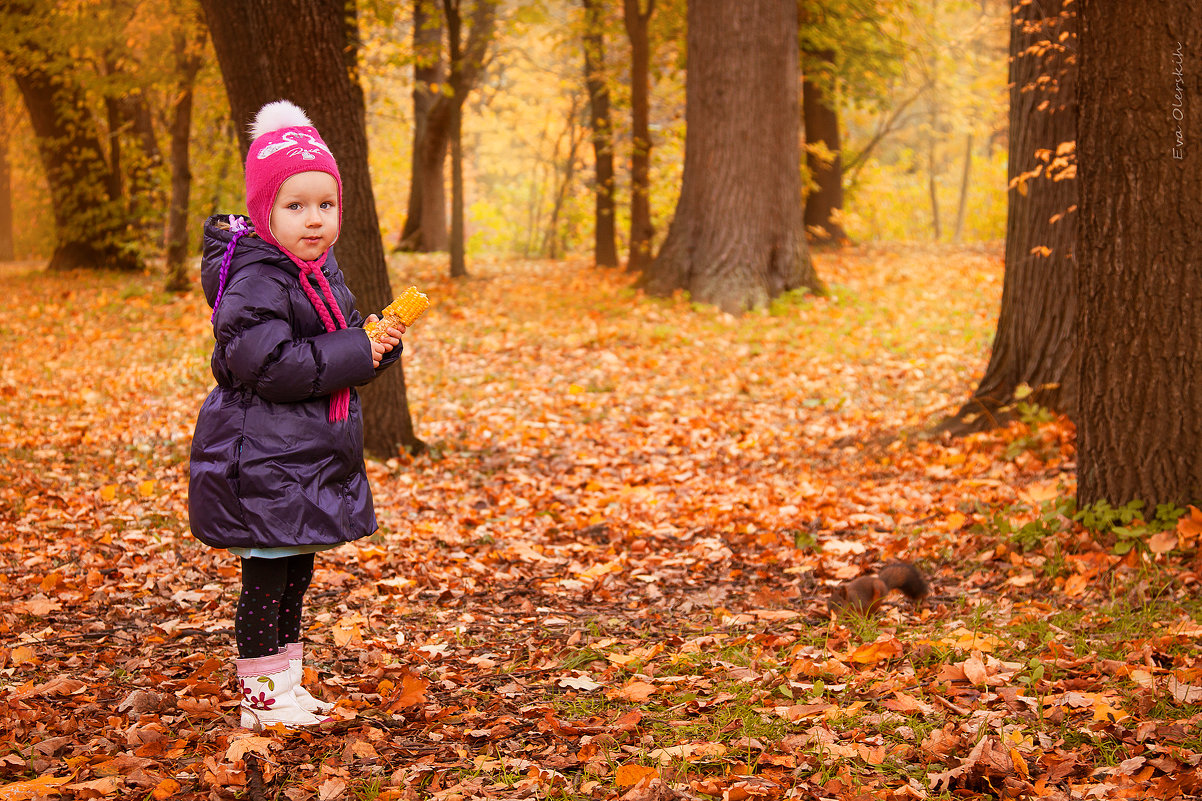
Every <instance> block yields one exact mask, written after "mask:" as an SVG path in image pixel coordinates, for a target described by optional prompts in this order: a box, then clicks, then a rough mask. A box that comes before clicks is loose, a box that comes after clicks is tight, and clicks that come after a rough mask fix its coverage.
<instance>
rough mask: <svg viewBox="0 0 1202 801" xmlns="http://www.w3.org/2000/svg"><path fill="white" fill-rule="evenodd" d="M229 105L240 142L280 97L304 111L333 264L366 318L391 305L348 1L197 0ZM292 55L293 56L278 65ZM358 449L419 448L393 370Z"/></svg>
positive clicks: (399, 377)
mask: <svg viewBox="0 0 1202 801" xmlns="http://www.w3.org/2000/svg"><path fill="white" fill-rule="evenodd" d="M201 6H202V7H203V8H204V11H205V16H206V18H207V19H208V23H209V31H210V34H211V35H212V38H213V46H214V49H215V50H216V52H217V60H218V62H219V64H220V65H221V73H222V77H223V79H224V82H225V88H226V94H227V95H228V96H229V99H230V105H231V108H232V112H233V116H234V120H235V121H236V127H237V129H238V132H239V142H240V143H241V146H242V153H243V155H244V156H245V154H246V151H247V149H248V148H249V146H250V142H249V140H248V134H247V125H248V124H249V123H250V121H251V120H252V119H253V118H254V115H255V113H256V112H257V111H258V110H259V108H261V107H262V106H263V105H264V104H266V103H269V102H271V101H274V100H279V99H280V98H288V99H290V100H292V101H293V102H295V103H297V104H298V105H300V106H301V107H302V108H303V109H305V111H306V112H308V114H309V117H310V119H312V120H313V123H314V124H315V125H316V126H317V129H318V130H319V131H321V134H322V137H323V138H324V139H325V140H326V142H328V143H329V145H330V149H331V150H332V151H333V153H334V156H335V158H337V160H338V169H339V172H341V174H342V187H343V189H342V195H343V197H342V200H343V207H344V214H343V220H342V233H341V236H340V237H339V240H338V246H337V247H338V252H337V256H338V262H339V264H340V265H341V266H342V268H343V270H344V271H345V272H346V275H347V281H348V283H350V285H351V288H352V289H353V290H354V292H355V294H356V297H357V298H358V302H359V308H360V311H362V312H363V313H364V314H368V313H371V312H373V311H378V310H379V309H382V308H384V306H386V305H387V304H388V303H389V302H391V300H392V298H393V293H392V287H391V286H390V284H389V280H388V268H387V265H386V263H385V261H384V243H383V242H382V241H381V239H380V226H379V221H378V219H377V217H376V203H375V197H374V196H373V194H372V187H371V175H370V173H369V171H368V162H367V125H366V111H365V109H364V101H363V90H362V87H361V86H360V85H359V83H358V81H357V79H356V77H355V76H356V64H357V56H358V50H357V46H356V43H357V41H358V35H357V23H358V20H357V19H356V17H355V11H354V8H355V6H354V3H353V2H351V1H350V0H347V1H345V2H344V0H321V1H320V2H314V0H259V1H258V2H255V3H244V2H240V0H201ZM281 54H290V55H291V57H282V56H281ZM362 394H363V398H364V402H363V417H364V421H363V422H364V446H365V448H366V449H367V450H368V452H370V453H372V454H374V455H376V456H379V457H382V458H387V457H389V456H391V455H392V454H395V453H396V452H397V448H398V446H404V447H405V448H407V449H409V450H410V451H412V452H418V451H421V450H424V449H425V444H424V443H423V442H422V441H421V440H419V439H418V438H417V436H416V434H415V433H414V431H413V423H412V419H411V418H410V415H409V403H408V399H407V398H406V396H405V374H404V372H403V369H402V366H401V364H397V365H396V366H394V367H393V368H392V369H390V370H386V371H385V372H383V373H382V374H381V375H380V377H379V378H378V379H376V381H374V382H373V383H371V384H370V385H368V386H367V387H365V388H364V390H363V393H362Z"/></svg>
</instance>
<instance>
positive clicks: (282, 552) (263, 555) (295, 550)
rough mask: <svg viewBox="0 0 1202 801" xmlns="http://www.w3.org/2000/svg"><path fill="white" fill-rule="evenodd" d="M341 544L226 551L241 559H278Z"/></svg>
mask: <svg viewBox="0 0 1202 801" xmlns="http://www.w3.org/2000/svg"><path fill="white" fill-rule="evenodd" d="M343 544H344V543H341V542H336V543H334V544H333V545H292V546H290V547H287V548H229V549H227V550H229V552H230V553H232V554H234V555H235V556H240V557H242V558H243V559H251V558H254V559H280V558H282V557H285V556H300V555H301V554H302V553H318V552H319V551H328V550H330V549H331V548H337V547H338V546H339V545H343Z"/></svg>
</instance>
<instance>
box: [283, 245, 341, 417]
mask: <svg viewBox="0 0 1202 801" xmlns="http://www.w3.org/2000/svg"><path fill="white" fill-rule="evenodd" d="M285 252H287V251H285ZM288 255H289V257H290V258H292V261H293V262H295V263H296V265H297V266H298V267H300V276H299V278H300V285H301V289H303V290H304V292H305V296H306V297H308V298H309V302H310V303H312V304H313V308H315V309H316V310H317V314H318V315H319V316H320V317H321V322H322V325H324V326H325V328H326V331H327V332H328V333H333V332H334V331H339V330H341V329H343V328H346V319H345V318H344V317H343V316H342V310H341V309H339V308H338V303H337V302H336V301H335V300H334V293H333V291H331V289H330V282H329V281H327V280H326V277H325V276H324V275H322V272H321V267H320V266H317V265H316V264H315V263H314V262H307V261H301V260H300V259H297V258H296V257H294V256H292V254H291V253H289V254H288ZM323 261H324V259H323ZM310 275H312V276H316V278H317V283H318V284H319V285H320V286H321V292H322V294H323V295H325V299H326V300H327V301H328V302H329V308H327V307H326V304H325V303H322V302H321V298H320V297H318V295H317V290H315V289H314V288H313V285H312V284H310V283H309V281H308V277H309V276H310ZM330 310H333V312H334V315H335V316H336V317H337V318H338V322H337V323H335V322H334V320H333V319H332V318H331V317H330ZM350 410H351V390H350V387H343V388H342V389H339V390H337V391H336V392H334V394H333V395H331V396H330V414H329V420H330V422H331V423H339V422H342V421H343V420H345V419H346V418H347V417H348V416H350Z"/></svg>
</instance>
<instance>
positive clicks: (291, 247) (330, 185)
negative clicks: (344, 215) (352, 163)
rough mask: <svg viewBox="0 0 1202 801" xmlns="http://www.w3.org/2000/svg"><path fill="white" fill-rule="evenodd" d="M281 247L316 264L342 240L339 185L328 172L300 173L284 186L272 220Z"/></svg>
mask: <svg viewBox="0 0 1202 801" xmlns="http://www.w3.org/2000/svg"><path fill="white" fill-rule="evenodd" d="M268 225H269V226H270V227H271V233H272V236H274V237H275V240H276V241H277V242H279V243H280V246H281V247H283V248H284V249H285V250H287V251H288V252H289V253H291V254H292V255H293V256H296V257H297V258H298V259H302V260H303V261H313V260H314V259H317V258H320V256H321V254H323V253H325V252H326V251H327V250H329V248H330V245H333V244H334V241H335V240H336V239H338V228H339V215H338V182H337V181H335V180H334V176H332V175H330V174H329V173H328V172H317V171H311V172H298V173H297V174H296V175H293V176H290V177H289V178H288V179H287V180H286V181H284V183H282V184H280V191H279V192H277V193H276V196H275V202H274V203H272V204H271V219H270V220H269V221H268Z"/></svg>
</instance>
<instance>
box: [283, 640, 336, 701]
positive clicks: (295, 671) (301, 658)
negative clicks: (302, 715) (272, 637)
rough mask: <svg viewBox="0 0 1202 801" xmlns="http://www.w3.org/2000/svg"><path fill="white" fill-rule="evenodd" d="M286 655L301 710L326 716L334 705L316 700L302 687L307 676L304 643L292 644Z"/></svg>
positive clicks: (285, 647)
mask: <svg viewBox="0 0 1202 801" xmlns="http://www.w3.org/2000/svg"><path fill="white" fill-rule="evenodd" d="M284 653H285V654H287V655H288V669H289V670H291V671H292V694H293V695H295V696H296V701H297V703H298V704H300V706H301V709H304V710H305V711H307V712H313V713H314V714H317V715H324V714H325V713H327V712H329V711H330V710H331V709H333V708H334V705H333V704H331V703H329V702H328V701H322V700H320V699H318V698H314V697H313V696H312V694H310V693H309V691H308V690H306V689H305V688H304V687H302V686H301V680H302V679H304V676H305V645H304V643H299V642H290V643H288V644H287V645H286V646H284Z"/></svg>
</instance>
